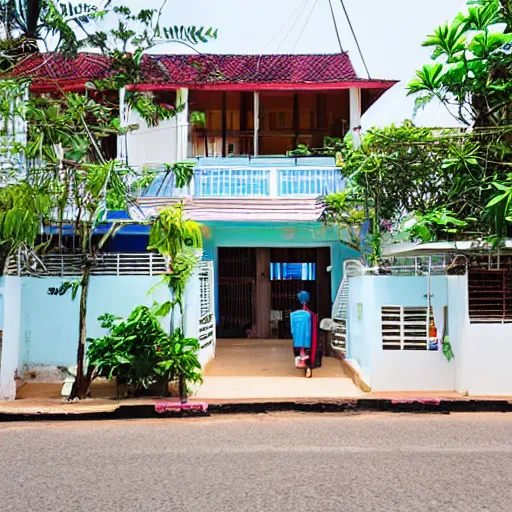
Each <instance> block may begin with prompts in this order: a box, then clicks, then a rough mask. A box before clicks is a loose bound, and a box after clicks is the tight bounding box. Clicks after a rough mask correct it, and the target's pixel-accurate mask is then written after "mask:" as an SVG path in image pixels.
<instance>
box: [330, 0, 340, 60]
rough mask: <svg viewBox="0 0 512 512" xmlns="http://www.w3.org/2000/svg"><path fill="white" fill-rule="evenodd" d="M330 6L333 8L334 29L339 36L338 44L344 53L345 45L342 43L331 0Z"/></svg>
mask: <svg viewBox="0 0 512 512" xmlns="http://www.w3.org/2000/svg"><path fill="white" fill-rule="evenodd" d="M329 7H330V8H331V16H332V22H333V23H334V30H335V31H336V37H337V38H338V44H339V45H340V52H341V53H343V46H342V45H341V38H340V32H339V30H338V24H337V23H336V16H334V9H333V8H332V1H331V0H329Z"/></svg>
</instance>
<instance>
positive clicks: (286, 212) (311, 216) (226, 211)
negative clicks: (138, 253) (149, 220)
mask: <svg viewBox="0 0 512 512" xmlns="http://www.w3.org/2000/svg"><path fill="white" fill-rule="evenodd" d="M138 201H139V204H140V206H141V208H142V210H143V211H145V212H146V213H156V210H157V209H158V208H163V207H166V206H170V205H173V204H177V203H179V202H183V205H184V213H185V216H186V217H187V218H189V219H192V220H196V221H199V222H214V221H230V222H317V221H318V220H320V219H321V217H322V215H323V212H324V210H325V206H324V204H323V203H322V201H321V200H320V199H317V198H314V197H313V198H306V199H304V198H302V199H301V200H300V201H297V200H296V199H282V198H277V199H276V198H272V199H270V198H250V197H240V198H229V199H224V198H208V199H203V198H197V199H178V198H161V197H151V198H150V197H141V198H139V200H138Z"/></svg>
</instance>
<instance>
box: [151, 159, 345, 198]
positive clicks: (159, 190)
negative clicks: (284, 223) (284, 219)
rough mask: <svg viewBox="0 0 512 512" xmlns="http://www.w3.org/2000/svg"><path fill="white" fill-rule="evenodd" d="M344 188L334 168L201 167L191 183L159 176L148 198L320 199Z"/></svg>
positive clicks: (343, 180) (196, 171) (199, 166)
mask: <svg viewBox="0 0 512 512" xmlns="http://www.w3.org/2000/svg"><path fill="white" fill-rule="evenodd" d="M344 188H345V179H344V178H343V176H342V175H341V173H340V170H339V169H338V168H337V167H334V166H329V167H328V166H325V167H324V166H309V165H308V166H293V165H290V166H282V167H277V166H276V167H273V166H272V167H270V166H269V167H266V166H265V167H263V166H252V165H251V166H238V165H237V166H228V165H218V166H215V165H211V166H210V165H209V166H201V165H198V166H197V167H196V169H195V172H194V177H193V179H192V182H191V184H190V185H189V186H188V187H186V188H177V187H176V186H175V185H174V176H173V175H172V173H167V174H161V175H159V176H158V177H157V178H156V180H155V181H154V182H153V184H152V185H151V186H150V187H149V189H148V190H146V191H145V192H144V194H143V195H144V196H146V197H202V198H214V197H222V198H226V197H267V198H269V197H280V198H292V197H312V196H314V197H318V196H322V195H327V194H330V193H333V192H341V191H342V190H343V189H344Z"/></svg>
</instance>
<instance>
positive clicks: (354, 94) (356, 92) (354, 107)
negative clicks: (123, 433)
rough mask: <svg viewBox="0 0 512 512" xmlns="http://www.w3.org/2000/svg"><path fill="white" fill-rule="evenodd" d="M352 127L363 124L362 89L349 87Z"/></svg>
mask: <svg viewBox="0 0 512 512" xmlns="http://www.w3.org/2000/svg"><path fill="white" fill-rule="evenodd" d="M349 112H350V129H351V130H352V128H354V127H356V126H359V125H360V124H361V89H359V88H357V87H351V88H350V89H349Z"/></svg>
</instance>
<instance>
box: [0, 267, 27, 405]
mask: <svg viewBox="0 0 512 512" xmlns="http://www.w3.org/2000/svg"><path fill="white" fill-rule="evenodd" d="M21 287H22V282H21V278H20V277H14V276H5V278H4V288H3V295H4V330H3V340H2V359H1V363H0V400H14V399H15V398H16V384H17V380H18V373H19V368H20V341H21Z"/></svg>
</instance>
